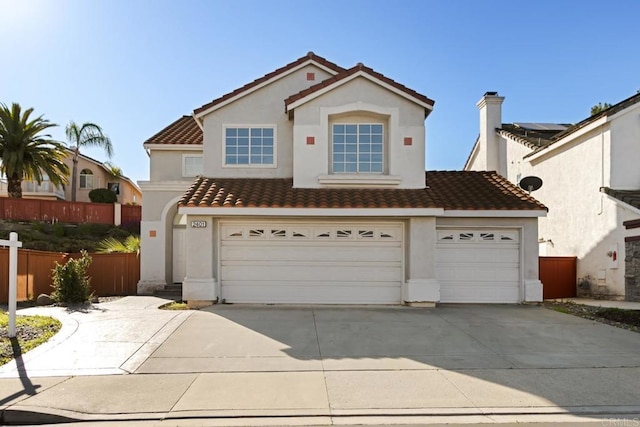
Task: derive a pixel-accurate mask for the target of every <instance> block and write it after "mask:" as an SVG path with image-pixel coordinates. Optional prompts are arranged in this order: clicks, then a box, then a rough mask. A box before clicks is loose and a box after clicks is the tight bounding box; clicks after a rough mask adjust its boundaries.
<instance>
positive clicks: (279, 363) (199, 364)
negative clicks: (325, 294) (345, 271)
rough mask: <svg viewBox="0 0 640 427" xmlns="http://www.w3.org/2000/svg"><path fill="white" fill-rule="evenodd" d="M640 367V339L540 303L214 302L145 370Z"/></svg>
mask: <svg viewBox="0 0 640 427" xmlns="http://www.w3.org/2000/svg"><path fill="white" fill-rule="evenodd" d="M637 366H640V335H639V334H637V333H633V332H629V331H625V330H622V329H617V328H613V327H611V326H607V325H603V324H600V323H597V322H593V321H589V320H585V319H581V318H577V317H573V316H570V315H566V314H561V313H557V312H554V311H551V310H548V309H545V308H543V307H537V306H515V305H513V306H511V305H444V306H440V307H438V308H435V309H424V308H408V307H379V308H366V307H361V306H360V307H322V306H306V307H305V306H299V307H276V306H247V305H245V306H233V305H226V306H225V305H222V306H212V307H210V308H208V309H204V310H201V311H198V312H194V313H193V314H192V315H191V316H190V317H189V318H188V319H187V320H186V321H184V323H182V325H181V326H179V327H178V328H177V330H176V331H175V332H174V333H173V334H172V335H171V336H170V337H169V338H168V339H167V340H166V341H165V342H164V343H163V344H162V345H160V346H159V348H158V349H157V350H156V351H155V352H154V353H153V354H152V355H151V357H150V358H149V359H147V360H146V362H144V363H143V364H142V365H141V366H140V368H138V369H137V370H136V373H184V372H271V371H345V370H356V371H358V370H390V369H392V370H429V369H454V370H464V369H532V368H541V369H549V368H603V367H637Z"/></svg>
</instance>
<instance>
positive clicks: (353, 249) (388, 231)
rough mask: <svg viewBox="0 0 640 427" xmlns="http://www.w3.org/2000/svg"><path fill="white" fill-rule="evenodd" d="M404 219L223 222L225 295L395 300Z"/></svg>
mask: <svg viewBox="0 0 640 427" xmlns="http://www.w3.org/2000/svg"><path fill="white" fill-rule="evenodd" d="M402 236H403V228H402V224H401V223H397V222H393V223H357V224H355V223H345V224H342V223H340V224H337V223H327V224H322V223H303V222H300V223H291V222H290V223H283V222H261V223H236V222H221V225H220V240H221V248H220V252H221V253H220V263H221V266H220V282H221V294H222V298H223V299H225V300H226V301H227V302H244V303H310V304H318V303H319V304H397V303H399V302H400V298H401V283H402V280H403V267H402V264H403V263H402V260H403V256H402V255H403V238H402Z"/></svg>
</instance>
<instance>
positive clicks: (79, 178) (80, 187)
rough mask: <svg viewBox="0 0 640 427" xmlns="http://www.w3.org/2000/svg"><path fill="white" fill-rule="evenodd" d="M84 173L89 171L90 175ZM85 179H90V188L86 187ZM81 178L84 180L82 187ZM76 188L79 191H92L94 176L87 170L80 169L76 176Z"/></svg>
mask: <svg viewBox="0 0 640 427" xmlns="http://www.w3.org/2000/svg"><path fill="white" fill-rule="evenodd" d="M84 171H89V172H90V173H83V172H84ZM87 177H91V186H88V185H87ZM82 178H84V184H85V185H82ZM78 188H79V189H81V190H93V189H94V188H96V187H95V174H94V173H93V171H92V170H91V169H89V168H82V170H81V171H80V173H79V174H78Z"/></svg>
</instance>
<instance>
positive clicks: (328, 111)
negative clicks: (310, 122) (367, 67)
mask: <svg viewBox="0 0 640 427" xmlns="http://www.w3.org/2000/svg"><path fill="white" fill-rule="evenodd" d="M351 112H369V113H375V114H378V115H381V116H387V117H389V118H388V121H387V123H386V127H387V133H386V137H387V139H386V140H385V149H386V151H385V152H384V154H385V157H384V158H383V165H384V172H383V173H382V174H380V173H377V172H376V173H369V172H364V173H362V174H348V173H337V174H333V158H332V157H329V159H330V160H331V161H329V162H328V165H327V166H328V170H327V174H331V175H333V176H334V177H338V176H339V177H340V178H344V177H348V176H350V175H351V176H359V177H362V175H365V176H369V177H371V176H376V175H377V176H389V177H392V176H393V175H397V171H395V164H394V160H395V158H394V155H393V152H392V151H393V150H392V149H391V144H392V141H395V140H396V139H397V138H398V136H399V135H400V109H399V108H397V107H392V108H388V107H381V106H379V105H374V104H369V103H366V102H362V101H358V102H354V103H351V104H345V105H339V106H337V107H320V129H321V132H322V133H321V135H320V138H321V139H323V140H324V141H328V142H329V145H330V146H329V150H330V153H332V152H333V147H332V140H331V131H330V130H329V128H330V127H331V126H330V123H329V117H331V116H334V115H338V114H344V113H351Z"/></svg>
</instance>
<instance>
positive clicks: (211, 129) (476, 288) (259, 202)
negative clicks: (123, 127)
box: [138, 52, 546, 305]
mask: <svg viewBox="0 0 640 427" xmlns="http://www.w3.org/2000/svg"><path fill="white" fill-rule="evenodd" d="M433 106H434V101H432V100H431V99H429V98H428V97H426V96H424V95H422V94H420V93H418V92H416V91H414V90H412V89H409V88H407V87H405V86H403V85H401V84H399V83H397V82H395V81H394V80H391V79H390V78H388V77H386V76H384V75H382V74H380V73H378V72H376V71H374V70H372V69H371V68H368V67H366V66H364V65H362V64H358V65H356V66H354V67H352V68H349V69H345V68H342V67H340V66H338V65H336V64H334V63H332V62H329V61H327V60H326V59H324V58H322V57H319V56H317V55H315V54H314V53H312V52H310V53H309V54H307V55H306V56H303V57H301V58H299V59H298V60H296V61H294V62H292V63H290V64H287V65H285V66H284V67H282V68H279V69H277V70H275V71H273V72H271V73H269V74H266V75H265V76H263V77H261V78H259V79H257V80H255V81H253V82H251V83H249V84H247V85H245V86H243V87H241V88H239V89H236V90H234V91H232V92H230V93H228V94H226V95H224V96H221V97H219V98H217V99H214V100H213V101H211V102H210V103H208V104H206V105H204V106H202V107H200V108H197V109H196V110H195V111H194V112H193V115H189V116H184V117H182V118H180V119H178V120H176V121H175V122H174V123H172V124H170V125H169V126H167V127H166V128H165V129H163V130H161V131H160V132H159V133H157V134H156V135H154V136H153V137H151V138H149V139H148V140H147V141H146V142H145V143H144V146H145V148H146V150H148V152H149V155H150V161H151V166H150V180H149V181H147V182H140V186H141V188H142V190H143V196H144V199H145V204H144V206H143V211H142V215H143V220H142V250H141V262H142V264H141V280H140V282H139V285H138V290H139V292H140V293H149V292H151V291H153V290H154V289H157V288H159V287H162V286H165V285H166V284H170V283H172V282H180V283H182V285H183V288H182V292H183V299H184V300H187V301H189V303H190V304H192V305H199V304H206V303H211V302H213V301H219V302H229V303H230V302H238V303H331V304H347V303H349V304H354V303H355V304H400V303H416V304H417V303H427V304H429V303H435V302H510V303H517V302H522V301H539V300H540V299H541V298H542V288H541V284H540V282H539V280H538V235H537V229H538V226H537V222H538V217H540V216H544V215H545V214H546V208H545V207H544V206H543V205H541V204H540V203H538V202H537V201H536V200H534V199H533V198H531V197H530V196H529V195H527V194H526V193H525V192H523V191H521V190H519V189H518V188H517V187H516V186H514V185H512V184H510V183H509V182H508V181H507V180H506V179H503V178H502V177H500V176H498V175H497V174H495V173H487V172H461V171H458V172H427V173H426V174H425V170H424V164H425V119H426V118H427V117H428V116H429V114H430V113H431V111H432V109H433Z"/></svg>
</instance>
